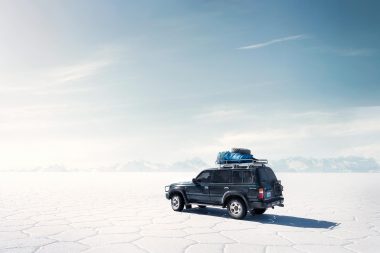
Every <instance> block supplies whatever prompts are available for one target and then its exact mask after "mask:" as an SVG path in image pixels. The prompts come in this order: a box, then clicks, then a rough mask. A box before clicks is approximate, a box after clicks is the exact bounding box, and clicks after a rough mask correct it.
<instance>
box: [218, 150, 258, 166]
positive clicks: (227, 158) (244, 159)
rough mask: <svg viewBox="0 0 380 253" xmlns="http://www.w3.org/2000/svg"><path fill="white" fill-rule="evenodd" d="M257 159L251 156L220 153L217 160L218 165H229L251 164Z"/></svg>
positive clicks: (227, 152)
mask: <svg viewBox="0 0 380 253" xmlns="http://www.w3.org/2000/svg"><path fill="white" fill-rule="evenodd" d="M253 160H255V158H254V157H253V155H251V154H242V153H236V152H230V151H224V152H219V154H218V157H217V159H216V163H217V164H228V163H251V162H252V161H253Z"/></svg>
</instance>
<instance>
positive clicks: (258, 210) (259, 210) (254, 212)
mask: <svg viewBox="0 0 380 253" xmlns="http://www.w3.org/2000/svg"><path fill="white" fill-rule="evenodd" d="M266 210H267V209H266V208H255V209H252V210H249V212H250V213H251V214H252V215H260V214H263V213H265V211H266Z"/></svg>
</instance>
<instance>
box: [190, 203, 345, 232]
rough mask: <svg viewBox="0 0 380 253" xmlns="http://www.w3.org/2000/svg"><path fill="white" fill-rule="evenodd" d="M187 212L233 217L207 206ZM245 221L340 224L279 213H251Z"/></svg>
mask: <svg viewBox="0 0 380 253" xmlns="http://www.w3.org/2000/svg"><path fill="white" fill-rule="evenodd" d="M183 212H185V213H190V214H197V215H208V216H215V217H221V218H226V219H232V218H230V217H229V215H228V213H227V210H226V209H222V208H214V207H206V208H197V207H194V208H190V209H185V210H183ZM243 221H251V222H259V223H262V224H275V225H280V226H288V227H299V228H321V229H333V228H335V227H336V226H339V223H336V222H332V221H325V220H316V219H310V218H302V217H295V216H288V215H277V214H262V215H255V216H254V215H250V214H249V213H247V216H246V217H245V218H244V220H243Z"/></svg>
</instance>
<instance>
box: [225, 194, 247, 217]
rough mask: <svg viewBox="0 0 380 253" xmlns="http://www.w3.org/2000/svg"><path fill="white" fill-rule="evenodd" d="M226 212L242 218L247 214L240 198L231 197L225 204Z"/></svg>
mask: <svg viewBox="0 0 380 253" xmlns="http://www.w3.org/2000/svg"><path fill="white" fill-rule="evenodd" d="M227 210H228V214H229V215H230V216H231V217H232V218H234V219H243V218H244V217H245V215H246V214H247V207H246V206H245V203H244V202H243V201H242V200H241V199H238V198H236V199H231V200H230V201H228V204H227Z"/></svg>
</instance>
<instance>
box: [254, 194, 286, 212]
mask: <svg viewBox="0 0 380 253" xmlns="http://www.w3.org/2000/svg"><path fill="white" fill-rule="evenodd" d="M275 206H280V207H283V206H284V198H283V197H276V198H272V199H267V200H264V201H255V202H250V203H249V207H250V209H254V208H273V207H275Z"/></svg>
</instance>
